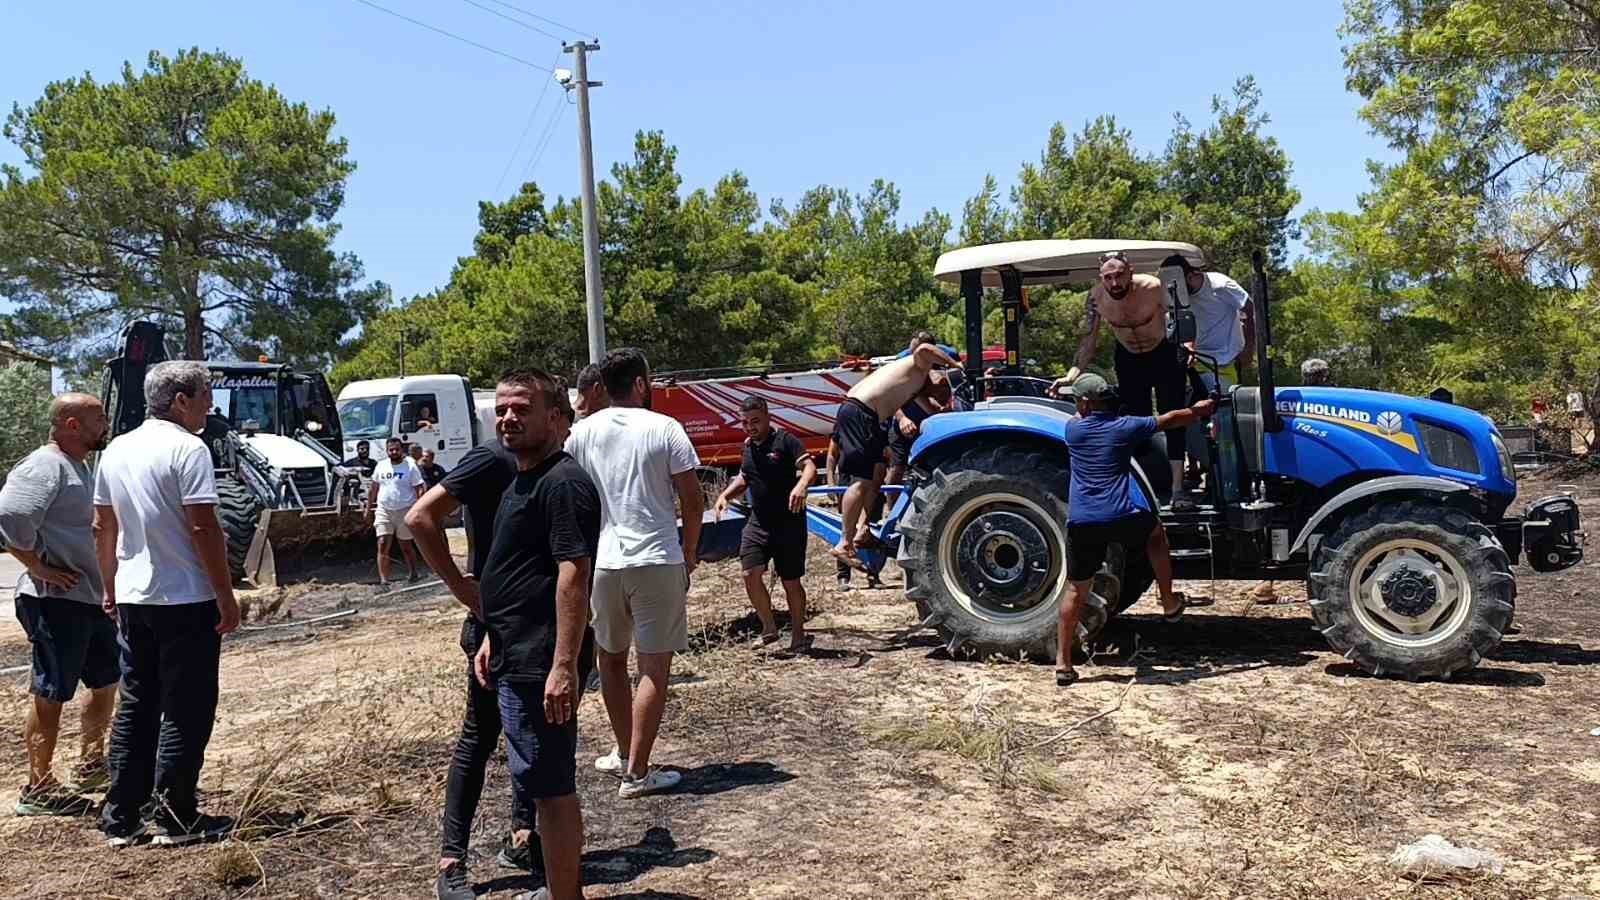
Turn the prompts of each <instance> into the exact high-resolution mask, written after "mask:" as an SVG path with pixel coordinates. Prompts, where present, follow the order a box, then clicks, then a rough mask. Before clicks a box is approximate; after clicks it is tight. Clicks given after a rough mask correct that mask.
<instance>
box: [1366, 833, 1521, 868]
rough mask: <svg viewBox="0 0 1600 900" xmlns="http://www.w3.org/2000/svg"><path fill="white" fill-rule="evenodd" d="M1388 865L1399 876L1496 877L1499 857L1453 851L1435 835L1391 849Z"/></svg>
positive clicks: (1465, 849)
mask: <svg viewBox="0 0 1600 900" xmlns="http://www.w3.org/2000/svg"><path fill="white" fill-rule="evenodd" d="M1389 865H1391V866H1394V867H1395V868H1397V869H1399V870H1400V871H1402V872H1411V873H1415V874H1419V875H1421V874H1425V873H1429V872H1438V871H1440V870H1442V869H1482V870H1484V871H1487V872H1493V873H1494V874H1496V875H1498V874H1500V869H1501V867H1502V866H1503V863H1501V861H1500V857H1498V856H1495V855H1494V854H1493V853H1489V852H1488V851H1485V850H1473V849H1471V848H1470V847H1457V846H1456V845H1455V844H1452V843H1450V842H1449V841H1447V840H1445V839H1444V838H1443V837H1441V836H1439V835H1437V834H1430V835H1427V836H1426V837H1424V838H1422V840H1420V841H1417V842H1415V843H1411V844H1404V845H1402V846H1398V847H1395V848H1394V852H1393V853H1391V854H1390V855H1389Z"/></svg>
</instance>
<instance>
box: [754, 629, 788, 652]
mask: <svg viewBox="0 0 1600 900" xmlns="http://www.w3.org/2000/svg"><path fill="white" fill-rule="evenodd" d="M782 636H783V635H781V634H779V633H778V632H776V631H774V632H773V633H771V634H763V635H761V636H760V637H758V638H756V639H755V640H754V641H752V642H751V644H750V646H752V647H754V648H755V649H757V650H760V649H761V648H762V647H770V646H771V645H773V644H776V643H777V642H778V638H780V637H782Z"/></svg>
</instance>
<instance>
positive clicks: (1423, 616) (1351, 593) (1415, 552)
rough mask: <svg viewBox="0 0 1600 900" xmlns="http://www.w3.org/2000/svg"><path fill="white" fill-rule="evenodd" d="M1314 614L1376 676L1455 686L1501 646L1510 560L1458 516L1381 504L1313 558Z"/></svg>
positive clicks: (1424, 506)
mask: <svg viewBox="0 0 1600 900" xmlns="http://www.w3.org/2000/svg"><path fill="white" fill-rule="evenodd" d="M1311 568H1312V571H1311V576H1310V579H1309V580H1310V583H1311V588H1312V594H1311V612H1312V615H1313V617H1314V618H1315V619H1316V623H1317V629H1318V630H1319V631H1321V632H1322V634H1323V636H1324V637H1326V638H1327V640H1328V643H1329V645H1331V646H1332V647H1333V649H1334V650H1336V651H1339V652H1340V653H1343V654H1344V657H1345V659H1348V660H1349V661H1351V662H1353V663H1355V664H1356V665H1358V666H1360V667H1361V668H1363V669H1365V670H1366V671H1368V672H1371V673H1372V674H1374V675H1399V676H1401V677H1404V678H1408V679H1412V680H1416V679H1418V678H1449V677H1450V675H1451V674H1453V673H1455V672H1459V671H1464V670H1466V669H1470V668H1472V667H1473V666H1475V665H1477V664H1478V662H1479V660H1481V659H1482V658H1483V657H1485V656H1487V655H1488V654H1489V653H1491V652H1492V651H1493V650H1494V649H1495V648H1496V647H1497V646H1499V644H1500V637H1501V635H1502V634H1504V633H1505V630H1506V628H1507V627H1508V626H1509V625H1510V624H1511V616H1512V613H1513V612H1514V610H1515V607H1514V604H1515V601H1516V590H1517V587H1516V579H1515V577H1514V576H1513V575H1512V574H1511V560H1510V558H1509V557H1508V556H1507V555H1506V551H1505V548H1504V547H1502V546H1501V545H1500V542H1499V541H1498V540H1496V539H1495V536H1494V533H1493V532H1492V531H1490V530H1489V528H1488V527H1487V526H1485V525H1484V524H1483V523H1482V522H1479V521H1478V520H1476V519H1474V518H1473V517H1472V516H1470V515H1468V514H1466V513H1465V512H1462V511H1460V510H1458V509H1452V508H1450V507H1447V506H1441V505H1438V504H1433V503H1424V502H1419V501H1403V502H1397V503H1395V502H1391V503H1383V504H1379V505H1377V506H1374V507H1372V508H1370V509H1367V510H1364V511H1362V512H1360V513H1357V514H1355V515H1353V516H1351V517H1349V518H1348V519H1346V520H1345V521H1344V522H1343V523H1341V524H1340V525H1339V527H1338V529H1336V530H1335V531H1334V532H1333V534H1331V535H1329V536H1328V538H1327V539H1325V540H1324V541H1322V543H1321V544H1319V545H1318V546H1317V551H1316V554H1315V555H1314V556H1313V559H1312V567H1311Z"/></svg>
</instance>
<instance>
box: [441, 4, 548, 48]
mask: <svg viewBox="0 0 1600 900" xmlns="http://www.w3.org/2000/svg"><path fill="white" fill-rule="evenodd" d="M461 2H462V3H465V4H467V5H468V6H476V7H477V8H479V9H481V10H483V11H484V12H486V13H488V14H489V15H491V16H499V17H500V18H502V19H505V20H506V21H507V22H510V23H511V24H513V25H521V26H522V27H523V28H526V29H528V30H529V31H536V32H538V33H539V34H542V35H544V36H545V37H547V38H550V39H551V40H554V41H561V42H562V43H563V44H564V43H566V41H565V40H563V39H562V38H561V37H560V36H558V35H554V34H551V33H550V32H548V31H545V30H544V29H543V28H540V27H539V26H537V25H529V24H528V23H527V22H524V21H522V20H521V19H519V18H517V17H516V16H508V15H506V14H505V13H503V12H501V11H499V10H497V9H490V8H489V7H487V6H484V5H483V4H482V3H479V2H478V0H461Z"/></svg>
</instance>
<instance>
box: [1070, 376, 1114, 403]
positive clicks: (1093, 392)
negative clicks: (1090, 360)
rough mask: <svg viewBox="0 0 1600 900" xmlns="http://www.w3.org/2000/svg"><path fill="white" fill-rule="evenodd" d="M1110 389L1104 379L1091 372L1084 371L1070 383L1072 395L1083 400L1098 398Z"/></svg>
mask: <svg viewBox="0 0 1600 900" xmlns="http://www.w3.org/2000/svg"><path fill="white" fill-rule="evenodd" d="M1110 390H1111V385H1109V384H1107V383H1106V380H1105V379H1104V378H1102V377H1100V376H1099V375H1096V374H1095V373H1093V372H1085V373H1083V374H1082V375H1079V376H1078V380H1077V381H1074V382H1073V383H1072V395H1073V396H1074V397H1078V398H1081V399H1084V400H1099V399H1100V398H1102V397H1104V396H1105V395H1106V394H1107V393H1109V392H1110Z"/></svg>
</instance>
